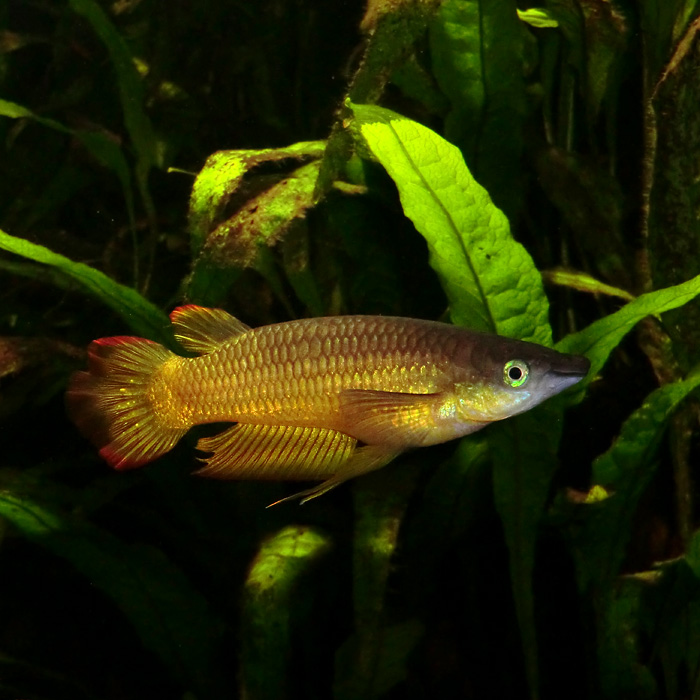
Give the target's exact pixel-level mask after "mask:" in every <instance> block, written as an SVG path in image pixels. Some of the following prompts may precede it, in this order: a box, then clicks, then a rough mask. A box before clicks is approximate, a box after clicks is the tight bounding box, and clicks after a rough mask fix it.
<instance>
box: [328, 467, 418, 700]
mask: <svg viewBox="0 0 700 700" xmlns="http://www.w3.org/2000/svg"><path fill="white" fill-rule="evenodd" d="M408 460H410V457H409V458H408V459H407V458H403V459H402V460H401V462H400V463H399V464H398V465H394V466H391V467H387V468H384V469H381V470H379V471H377V472H374V473H373V474H369V475H367V476H366V477H365V478H363V479H361V480H359V481H358V482H357V483H355V484H354V485H353V496H354V504H355V531H354V533H353V571H354V572H355V577H354V579H353V602H354V608H355V636H354V639H353V640H352V642H351V645H350V646H351V649H352V650H353V653H352V655H347V656H346V657H345V658H344V659H343V660H342V663H339V664H337V665H336V678H335V688H336V698H337V700H350V699H351V698H366V700H372V699H373V698H378V697H379V696H380V695H381V693H382V692H383V687H384V686H383V679H382V676H383V674H384V671H383V670H382V668H381V667H380V666H379V665H378V660H379V659H380V658H381V655H382V653H383V651H382V644H383V632H384V628H385V624H386V616H385V613H384V608H385V603H386V595H387V582H388V580H389V573H390V571H391V560H392V557H393V555H394V552H395V551H396V545H397V542H398V535H399V528H400V526H401V521H402V520H403V516H404V513H405V510H406V507H407V505H408V500H409V498H410V496H411V494H412V493H413V490H414V488H415V484H416V479H417V476H418V469H417V467H418V464H417V462H413V463H412V464H410V463H409V464H407V463H406V462H407V461H408ZM398 468H400V469H401V479H400V480H397V479H396V470H397V469H398ZM340 660H341V659H339V661H340Z"/></svg>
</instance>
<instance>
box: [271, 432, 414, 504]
mask: <svg viewBox="0 0 700 700" xmlns="http://www.w3.org/2000/svg"><path fill="white" fill-rule="evenodd" d="M401 452H402V450H401V449H395V448H390V447H386V446H384V445H366V446H364V447H358V448H357V449H356V450H355V451H354V452H353V454H352V457H350V459H348V460H347V461H346V462H344V463H343V464H342V465H341V466H340V469H339V470H338V471H337V472H336V473H335V474H334V475H333V476H332V477H331V478H330V479H327V480H326V481H324V482H323V483H322V484H319V485H318V486H314V487H313V488H310V489H306V490H305V491H300V492H299V493H295V494H293V495H292V496H287V497H286V498H282V499H280V500H279V501H275V502H274V503H270V505H269V506H267V507H268V508H271V507H272V506H276V505H277V504H279V503H284V502H285V501H293V500H296V499H297V498H300V499H301V503H306V502H307V501H310V500H311V499H312V498H317V497H318V496H321V495H323V494H324V493H327V492H328V491H330V490H331V489H334V488H335V487H336V486H338V485H340V484H342V483H343V482H344V481H347V480H348V479H352V478H353V477H356V476H360V475H361V474H368V473H369V472H373V471H375V470H377V469H381V467H383V466H385V465H387V464H389V462H391V460H392V459H394V458H396V457H398V456H399V455H400V454H401Z"/></svg>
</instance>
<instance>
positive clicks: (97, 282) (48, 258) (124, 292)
mask: <svg viewBox="0 0 700 700" xmlns="http://www.w3.org/2000/svg"><path fill="white" fill-rule="evenodd" d="M0 249H2V250H6V251H8V252H10V253H14V254H15V255H21V256H22V257H23V258H27V259H28V260H33V261H34V262H38V263H42V264H44V265H49V266H50V267H51V268H53V270H55V271H58V272H60V273H61V274H63V275H65V276H66V277H68V278H70V279H71V280H74V281H75V282H77V283H78V285H79V286H80V287H81V288H82V289H83V290H84V291H85V292H87V293H88V294H90V295H92V296H94V297H95V298H96V299H98V300H99V301H101V302H102V303H104V304H106V305H107V306H109V307H110V308H112V309H113V310H114V311H116V313H117V314H119V315H120V316H121V317H122V319H123V320H124V321H125V322H126V324H127V325H128V326H129V327H130V328H131V329H132V330H133V331H134V332H135V333H137V334H138V335H140V336H143V337H146V338H151V339H152V340H156V341H158V342H161V343H163V344H164V345H168V346H169V347H173V342H174V341H173V337H172V333H171V331H170V321H169V319H168V317H167V316H166V315H165V314H164V313H163V312H162V311H160V309H158V308H156V307H155V306H153V304H151V302H149V301H148V300H147V299H144V298H143V297H142V296H141V295H140V294H139V293H138V292H137V291H135V290H134V289H131V288H130V287H125V286H124V285H123V284H119V283H118V282H115V281H114V280H113V279H111V278H110V277H107V275H105V274H104V273H103V272H100V271H99V270H95V269H94V268H92V267H90V266H89V265H85V264H84V263H77V262H73V261H72V260H69V259H68V258H66V257H64V256H63V255H59V254H58V253H54V252H53V251H51V250H49V249H48V248H45V247H44V246H42V245H37V244H36V243H30V242H29V241H25V240H24V239H22V238H15V237H14V236H10V235H9V234H7V233H5V232H4V231H1V230H0ZM15 271H18V272H20V271H21V270H20V269H19V268H16V269H15ZM31 274H34V271H33V270H32V272H31Z"/></svg>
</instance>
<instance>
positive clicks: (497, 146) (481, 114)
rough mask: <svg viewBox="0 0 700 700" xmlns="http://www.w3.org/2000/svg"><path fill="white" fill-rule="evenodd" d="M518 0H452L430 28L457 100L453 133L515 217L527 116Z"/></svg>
mask: <svg viewBox="0 0 700 700" xmlns="http://www.w3.org/2000/svg"><path fill="white" fill-rule="evenodd" d="M516 10H517V8H516V3H515V0H489V2H482V0H446V1H445V2H443V3H442V4H441V5H440V10H439V11H438V13H437V15H436V17H435V20H434V21H433V23H432V24H431V27H430V53H431V58H432V66H433V72H434V74H435V78H436V79H437V81H438V84H439V85H440V88H441V89H442V91H443V92H444V93H445V95H447V97H448V99H449V100H450V103H451V107H452V109H451V111H450V112H449V114H448V116H447V119H446V120H445V136H446V137H447V139H448V140H449V141H451V142H452V143H454V144H455V145H457V146H458V147H459V148H460V149H461V150H462V153H463V154H464V157H465V159H466V161H467V163H468V164H469V167H470V169H471V171H472V172H473V173H474V176H475V177H476V179H477V180H478V181H479V182H480V183H481V184H482V185H483V186H484V187H486V189H487V190H488V191H489V193H490V195H491V197H492V198H493V199H494V201H495V202H496V203H497V204H498V205H499V206H500V207H502V208H503V209H505V211H506V212H507V213H508V214H509V215H510V216H514V215H515V214H516V212H517V210H518V208H519V206H520V202H519V200H520V196H519V190H520V188H519V182H518V181H519V175H520V154H521V151H522V143H523V138H522V130H523V119H524V114H525V81H524V71H523V63H524V59H523V35H524V29H523V27H522V25H521V23H520V21H519V20H518V15H517V12H516Z"/></svg>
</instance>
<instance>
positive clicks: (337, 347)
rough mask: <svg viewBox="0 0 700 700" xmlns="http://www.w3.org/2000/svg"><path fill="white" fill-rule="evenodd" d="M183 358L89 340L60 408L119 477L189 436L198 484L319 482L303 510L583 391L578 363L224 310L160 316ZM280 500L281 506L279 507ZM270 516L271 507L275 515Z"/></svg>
mask: <svg viewBox="0 0 700 700" xmlns="http://www.w3.org/2000/svg"><path fill="white" fill-rule="evenodd" d="M170 320H171V323H172V327H173V332H174V337H175V339H176V340H177V341H178V342H179V343H180V344H181V346H182V347H183V348H184V349H185V350H186V351H188V352H189V353H190V354H191V355H194V357H185V356H182V355H178V354H176V353H174V352H172V351H170V350H169V349H167V348H166V347H164V346H163V345H160V344H158V343H155V342H153V341H151V340H148V339H145V338H138V337H130V336H116V337H109V338H100V339H98V340H94V341H93V342H92V343H91V344H90V346H89V349H88V369H87V371H79V372H76V373H75V374H74V375H73V376H72V377H71V379H70V381H69V385H68V389H67V392H66V406H67V411H68V414H69V416H70V417H71V419H72V420H73V422H74V423H75V424H76V426H77V427H78V429H79V430H80V431H81V432H82V433H83V435H84V436H85V437H87V438H88V439H89V440H91V441H92V442H93V443H94V444H95V446H96V447H97V448H98V450H99V453H100V455H101V456H102V458H104V460H106V461H107V462H108V463H109V464H110V465H111V466H112V467H114V468H115V469H118V470H123V469H131V468H134V467H139V466H141V465H144V464H146V463H148V462H151V461H153V460H154V459H156V458H158V457H160V456H161V455H164V454H165V453H167V452H168V451H169V450H171V449H172V448H173V447H174V446H175V444H176V443H177V442H178V441H179V440H180V439H181V438H182V437H183V436H184V435H185V433H186V432H187V431H188V430H189V429H190V428H192V427H193V426H195V425H200V424H206V423H229V422H230V423H233V425H232V426H230V427H228V428H226V429H224V430H223V431H222V432H221V433H219V434H216V435H214V436H212V437H204V438H201V439H200V440H199V441H198V443H197V449H198V450H199V451H201V452H203V453H207V454H208V455H209V456H207V457H204V458H201V461H202V462H204V466H203V467H201V468H200V469H198V470H197V471H196V472H194V473H195V474H198V475H201V476H207V477H213V478H219V479H272V480H305V481H321V480H323V481H322V483H321V484H320V485H317V486H315V487H313V488H310V489H308V490H305V491H301V492H300V493H298V494H294V495H293V496H290V497H289V498H287V499H282V501H285V500H289V499H291V498H301V499H302V503H303V502H305V501H308V500H310V499H312V498H315V497H317V496H320V495H321V494H323V493H326V492H327V491H329V490H330V489H332V488H334V487H336V486H337V485H339V484H341V483H342V482H344V481H347V480H348V479H351V478H353V477H356V476H360V475H362V474H366V473H368V472H371V471H374V470H376V469H379V468H381V467H383V466H385V465H386V464H388V463H389V462H391V461H392V460H393V459H395V458H396V457H397V456H398V455H400V454H401V453H403V452H405V451H407V450H409V449H413V448H418V447H426V446H429V445H436V444H439V443H443V442H447V441H448V440H453V439H455V438H459V437H462V436H464V435H468V434H470V433H474V432H476V431H477V430H481V429H482V428H484V427H486V426H487V425H489V424H490V423H493V422H494V421H500V420H503V419H506V418H509V417H511V416H514V415H517V414H519V413H523V412H524V411H528V410H529V409H531V408H533V407H534V406H537V405H538V404H540V403H542V402H543V401H545V400H546V399H548V398H550V397H552V396H554V395H555V394H558V393H560V392H561V391H563V390H565V389H567V388H568V387H570V386H572V385H574V384H576V383H577V382H578V381H580V380H581V379H582V378H583V377H584V376H585V375H586V373H587V372H588V370H589V368H590V363H589V361H588V360H587V359H586V358H585V357H583V356H577V355H567V354H563V353H560V352H557V351H555V350H552V349H550V348H546V347H544V346H541V345H538V344H535V343H529V342H525V341H520V340H514V339H510V338H506V337H501V336H497V335H491V334H487V333H482V332H477V331H474V330H469V329H466V328H460V327H457V326H453V325H450V324H446V323H441V322H437V321H427V320H419V319H412V318H400V317H392V316H330V317H324V318H307V319H298V320H294V321H287V322H283V323H276V324H272V325H267V326H262V327H259V328H250V327H249V326H247V325H245V324H244V323H242V322H241V321H239V320H238V319H237V318H235V317H234V316H232V315H230V314H229V313H227V312H226V311H224V310H223V309H214V308H205V307H201V306H195V305H187V306H181V307H178V308H176V309H175V310H174V311H173V312H172V313H171V315H170ZM278 502H281V501H278ZM273 505H274V504H273Z"/></svg>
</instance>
